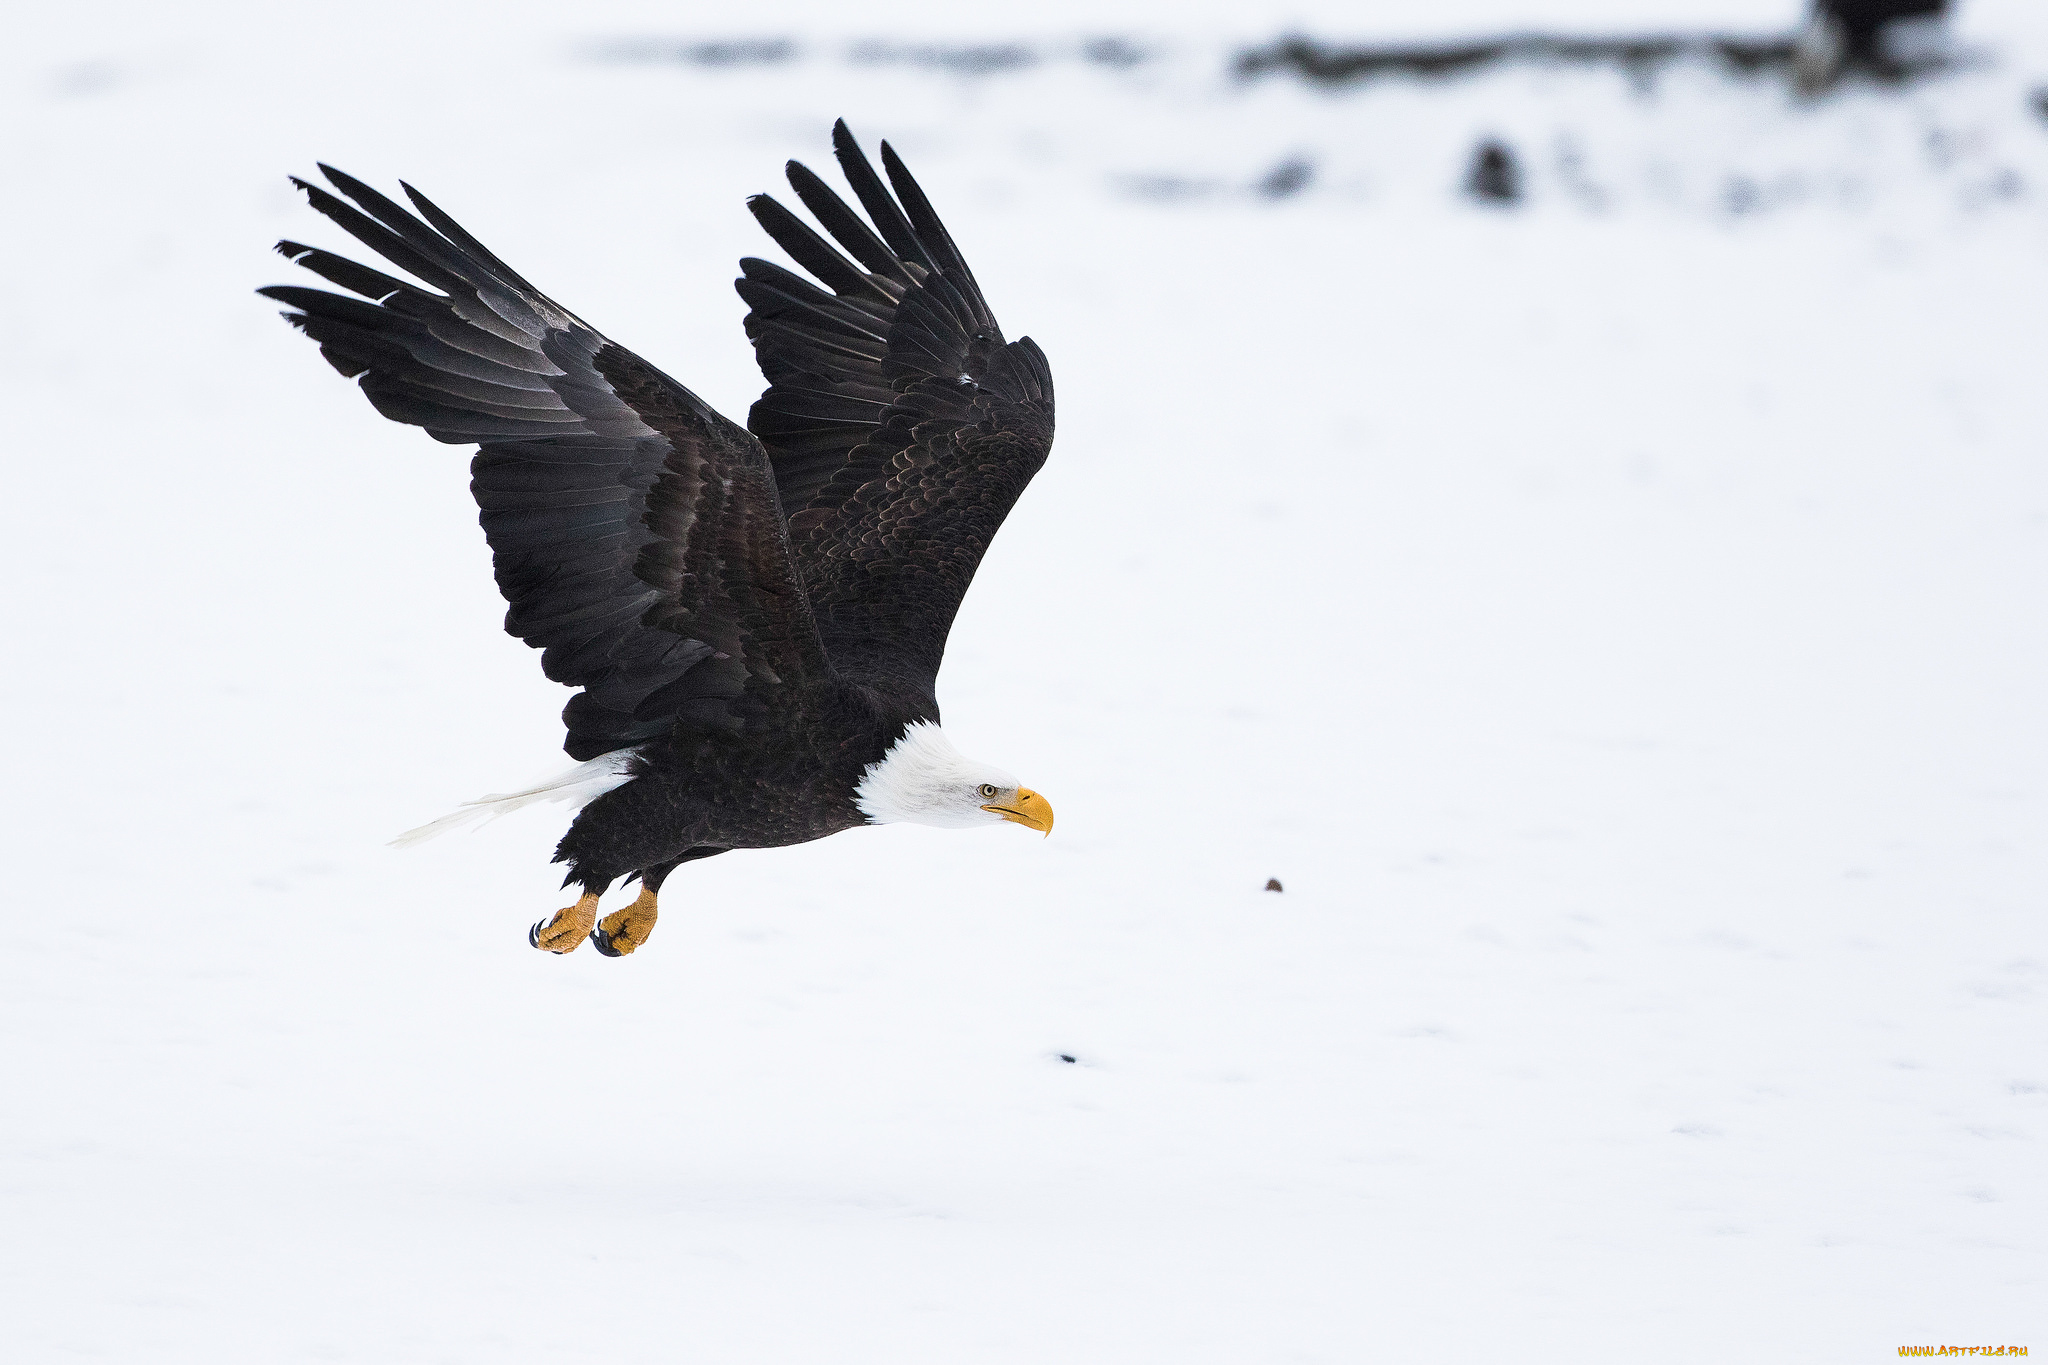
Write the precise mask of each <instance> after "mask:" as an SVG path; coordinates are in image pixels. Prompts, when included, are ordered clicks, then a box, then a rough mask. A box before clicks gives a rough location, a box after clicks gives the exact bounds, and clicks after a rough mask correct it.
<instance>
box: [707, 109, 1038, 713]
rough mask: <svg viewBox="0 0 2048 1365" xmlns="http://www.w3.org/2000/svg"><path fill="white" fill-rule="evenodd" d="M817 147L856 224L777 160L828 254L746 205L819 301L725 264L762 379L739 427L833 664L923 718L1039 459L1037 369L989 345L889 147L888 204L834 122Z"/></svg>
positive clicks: (775, 276) (798, 285)
mask: <svg viewBox="0 0 2048 1365" xmlns="http://www.w3.org/2000/svg"><path fill="white" fill-rule="evenodd" d="M832 145H833V148H834V151H835V152H836V153H837V155H838V159H839V165H840V167H841V169H843V170H844V171H845V173H846V178H847V181H848V183H850V184H851V185H852V187H853V191H854V194H855V195H856V196H857V197H858V198H859V200H860V202H861V205H862V206H863V207H864V208H866V209H867V212H868V216H869V218H870V219H872V220H873V226H872V227H870V226H869V225H868V223H866V222H863V221H862V220H861V218H860V216H859V215H858V214H856V213H854V212H853V210H852V209H850V208H849V207H848V206H847V205H846V204H845V202H844V201H842V200H841V199H840V198H839V196H838V195H836V194H834V193H833V192H832V191H831V190H830V189H828V188H826V186H825V183H824V182H823V181H821V180H820V179H818V177H817V176H815V175H813V174H812V173H811V172H810V171H809V170H807V169H805V168H804V167H803V166H801V165H799V164H797V163H796V162H794V161H792V162H790V163H789V183H790V185H791V187H792V188H794V189H795V190H796V193H797V197H798V198H799V199H801V200H802V201H803V203H804V205H805V206H806V207H808V208H809V209H810V210H811V212H812V213H813V214H814V215H816V217H817V219H818V221H819V222H820V223H821V224H823V225H824V227H825V230H826V231H827V232H829V233H830V234H831V235H832V237H833V238H834V239H835V240H836V241H837V242H838V244H839V247H841V248H844V252H842V251H840V250H837V249H835V248H834V247H833V245H832V243H830V242H827V241H826V240H825V239H824V238H822V237H820V236H819V235H818V234H817V233H816V232H814V231H812V230H811V228H809V227H808V226H806V225H805V224H804V223H803V221H802V220H800V219H799V218H797V217H796V215H794V214H793V213H791V212H790V211H789V210H788V209H786V208H784V207H783V206H782V205H781V204H779V203H777V202H776V201H775V200H773V199H771V198H769V197H768V196H767V195H757V196H756V197H754V198H753V199H751V200H749V201H748V203H749V206H750V207H751V208H752V209H753V211H754V216H755V217H756V218H758V219H759V220H760V222H761V225H762V226H763V227H765V228H766V229H767V230H768V234H769V236H771V237H773V238H774V239H775V240H776V242H777V243H779V244H780V245H781V246H782V248H783V249H784V250H785V251H787V252H788V253H789V254H790V256H791V257H792V258H793V259H794V260H795V261H796V262H797V263H798V264H799V265H801V266H803V267H804V269H806V270H808V271H809V272H810V273H811V274H812V275H814V276H816V277H817V279H818V280H820V281H822V282H823V284H824V286H825V288H823V289H821V288H819V287H818V285H816V284H813V283H811V282H810V281H809V280H806V279H804V278H803V277H801V276H799V275H797V274H794V273H793V272H791V271H788V270H785V269H783V268H782V267H780V266H777V265H773V264H770V263H769V262H767V261H762V260H755V259H752V258H749V259H747V260H744V261H741V262H740V268H741V270H742V271H744V272H745V275H744V278H742V279H741V280H740V281H739V282H738V287H739V292H740V296H741V297H742V298H744V299H745V300H746V301H747V303H748V305H749V306H750V309H751V311H750V312H749V313H748V315H747V335H748V336H749V337H751V338H752V339H753V342H754V352H755V355H756V357H757V358H758V359H759V360H760V363H761V369H762V372H763V373H764V374H765V375H766V376H767V379H768V383H769V388H768V391H767V393H765V394H764V395H762V397H761V400H760V401H759V402H757V403H756V404H754V407H753V411H752V413H751V414H750V415H749V417H748V422H747V424H748V426H749V427H750V428H751V429H752V430H753V432H754V434H755V435H757V436H759V437H760V438H761V440H762V442H763V443H765V444H766V445H767V447H768V453H769V456H770V458H771V459H772V460H773V461H774V465H775V480H776V483H777V484H778V486H779V487H780V488H781V490H782V505H783V507H784V508H785V509H786V510H787V512H788V514H789V529H790V542H791V545H792V547H793V549H794V551H795V554H796V557H797V564H798V567H799V569H800V570H801V572H802V575H803V581H804V586H805V590H806V591H807V592H808V594H809V595H810V601H811V609H812V611H813V612H814V613H815V616H816V619H817V622H818V630H819V633H820V635H821V636H822V638H823V639H824V642H825V647H826V649H827V650H828V651H829V653H830V654H831V657H832V662H833V666H834V667H835V668H836V669H838V670H839V672H840V673H841V674H842V675H843V676H846V677H849V678H853V679H857V680H859V681H862V682H866V683H869V684H871V685H875V686H879V687H885V688H888V689H890V690H892V691H895V692H896V693H898V694H899V695H901V696H903V697H904V698H905V699H908V700H914V701H917V702H919V703H921V704H924V705H931V704H932V702H931V698H932V686H933V680H934V678H935V677H936V675H937V673H938V671H939V661H940V658H941V657H942V656H943V654H944V653H945V648H946V634H947V632H948V631H949V630H950V629H951V627H952V624H953V616H954V614H955V613H956V612H957V611H958V610H959V608H960V599H961V597H962V595H963V594H965V593H966V591H967V585H968V584H969V583H970V582H971V581H972V580H973V578H974V571H975V569H976V567H977V566H978V565H979V564H980V563H981V556H982V554H983V552H984V551H985V550H986V549H987V548H988V543H989V541H990V540H991V539H992V538H994V536H995V533H996V528H997V527H999V526H1001V525H1002V523H1003V518H1004V517H1005V516H1007V515H1009V511H1010V508H1011V507H1012V506H1013V505H1014V504H1015V503H1016V501H1017V498H1018V496H1019V495H1020V494H1022V493H1023V491H1024V486H1025V485H1026V484H1028V483H1029V482H1030V481H1031V476H1032V475H1033V474H1035V473H1037V472H1038V467H1039V466H1040V465H1042V464H1043V463H1045V456H1046V452H1047V451H1048V450H1049V449H1050V448H1051V446H1052V431H1053V405H1052V373H1051V371H1050V370H1049V369H1047V367H1046V363H1045V356H1044V354H1043V353H1042V352H1041V351H1040V350H1039V349H1038V347H1037V346H1036V345H1035V344H1033V343H1032V341H1031V339H1030V338H1028V337H1026V338H1024V339H1023V340H1021V341H1018V342H1015V343H1013V344H1005V342H1004V341H1003V334H1002V329H1001V328H999V327H997V326H996V320H995V317H994V316H993V315H992V314H991V313H990V312H989V308H988V303H987V301H986V300H985V299H983V298H982V295H981V287H980V286H979V285H978V284H976V283H975V280H974V272H973V271H971V270H969V269H968V268H967V262H966V261H964V260H963V259H961V256H960V251H959V248H957V247H955V246H954V245H953V239H952V237H951V236H950V235H949V234H948V233H947V231H946V229H945V227H944V226H943V225H942V224H941V223H940V222H939V219H938V216H937V215H936V214H934V213H933V212H932V206H931V204H930V202H929V201H928V200H927V199H926V198H925V196H924V191H922V190H921V189H919V188H918V185H917V182H916V181H915V180H913V179H911V177H910V172H909V171H907V170H905V169H904V166H903V163H902V161H901V160H900V159H899V158H898V157H897V156H896V153H895V152H894V151H892V150H891V149H890V147H889V144H888V143H886V142H885V143H883V144H882V165H883V167H884V168H885V169H886V170H887V171H888V174H889V182H890V184H891V185H893V186H894V187H895V191H896V193H895V195H894V196H893V197H892V196H891V194H890V193H889V190H888V189H887V188H885V187H884V186H883V184H882V181H881V179H880V177H878V176H877V175H876V174H875V172H874V168H873V167H872V166H870V165H869V164H868V160H867V158H866V157H865V156H863V155H862V154H861V150H860V147H859V145H858V144H856V143H855V142H854V140H853V135H852V134H851V133H850V132H848V131H847V127H846V124H845V123H844V122H843V121H842V122H840V123H838V124H836V125H834V127H833V129H832ZM849 255H850V256H851V258H852V259H848V257H849ZM856 262H857V263H858V264H856ZM828 290H829V291H830V292H827V291H828Z"/></svg>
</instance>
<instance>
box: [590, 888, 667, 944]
mask: <svg viewBox="0 0 2048 1365" xmlns="http://www.w3.org/2000/svg"><path fill="white" fill-rule="evenodd" d="M654 918H655V909H654V893H653V892H652V891H649V890H647V889H646V888H645V887H642V888H641V889H640V895H639V897H638V899H636V900H635V901H634V902H633V903H632V904H631V905H629V906H627V907H626V908H625V909H623V910H614V911H612V912H611V913H610V914H609V915H606V916H605V917H604V920H603V921H602V922H601V923H600V924H599V925H598V926H597V927H596V928H595V929H592V930H591V931H590V941H591V943H593V944H595V945H596V947H597V950H598V951H599V952H600V953H603V954H604V955H605V956H606V957H624V956H626V955H627V954H628V953H630V952H632V951H633V950H634V949H635V948H638V947H640V946H641V945H642V944H644V943H645V942H647V938H648V935H650V934H652V933H653V932H654Z"/></svg>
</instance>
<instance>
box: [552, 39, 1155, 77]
mask: <svg viewBox="0 0 2048 1365" xmlns="http://www.w3.org/2000/svg"><path fill="white" fill-rule="evenodd" d="M587 51H588V54H589V55H590V56H591V57H592V58H594V59H595V60H598V61H604V62H645V63H665V64H673V65H679V66H699V67H741V66H767V65H772V64H775V63H778V62H787V61H791V60H794V59H796V58H797V57H799V56H803V55H805V52H804V50H803V49H802V48H801V47H800V46H799V45H798V44H797V43H796V42H795V41H794V40H792V39H789V38H713V39H695V38H663V37H628V38H612V39H607V40H604V41H602V42H598V43H595V44H592V45H591V46H590V47H589V48H588V49H587ZM840 55H841V56H843V58H844V59H845V60H846V61H847V62H848V63H850V64H852V65H854V66H911V67H922V68H924V69H926V70H928V71H939V72H943V73H945V74H947V75H951V76H966V77H979V76H996V75H1001V74H1003V73H1005V72H1011V71H1022V70H1025V69H1027V68H1030V67H1034V66H1038V65H1040V64H1042V63H1045V62H1052V61H1061V60H1078V61H1083V62H1087V63H1088V64H1090V65H1093V66H1100V67H1107V68H1110V69H1111V70H1116V71H1126V70H1129V69H1131V68H1132V67H1136V66H1142V65H1144V64H1145V63H1146V62H1148V61H1150V60H1152V57H1153V55H1154V54H1153V50H1152V49H1151V48H1150V47H1148V46H1147V45H1145V44H1143V43H1141V42H1139V41H1137V40H1136V39H1134V38H1129V37H1121V36H1116V35H1108V36H1098V37H1092V38H1084V39H1080V40H1078V41H1073V42H1067V43H1052V44H1031V43H1022V42H985V43H955V44H947V43H931V42H898V41H895V40H893V39H888V38H867V39H862V40H861V41H859V42H856V43H853V44H852V45H851V46H849V47H846V48H844V49H843V50H842V51H841V53H840Z"/></svg>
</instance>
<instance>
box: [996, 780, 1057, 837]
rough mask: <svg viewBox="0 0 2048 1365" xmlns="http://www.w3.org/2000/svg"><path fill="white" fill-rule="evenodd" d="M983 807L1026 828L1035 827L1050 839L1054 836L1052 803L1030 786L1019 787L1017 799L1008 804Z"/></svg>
mask: <svg viewBox="0 0 2048 1365" xmlns="http://www.w3.org/2000/svg"><path fill="white" fill-rule="evenodd" d="M982 809H983V810H985V811H987V812H988V813H989V814H991V815H1000V816H1002V817H1003V818H1004V819H1005V820H1010V821H1014V822H1015V823H1017V824H1020V825H1022V826H1024V828H1026V829H1035V830H1037V831H1039V832H1040V833H1041V834H1043V835H1045V836H1046V837H1047V838H1048V839H1049V838H1051V837H1052V803H1051V802H1049V801H1047V800H1046V799H1045V798H1044V797H1042V796H1040V795H1039V794H1038V793H1037V792H1035V791H1033V790H1031V788H1029V787H1019V788H1017V799H1016V800H1015V801H1013V802H1011V803H1010V804H1009V805H1007V806H983V807H982Z"/></svg>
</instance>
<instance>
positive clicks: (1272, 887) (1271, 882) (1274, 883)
mask: <svg viewBox="0 0 2048 1365" xmlns="http://www.w3.org/2000/svg"><path fill="white" fill-rule="evenodd" d="M1266 889H1267V890H1268V891H1279V890H1283V889H1284V888H1283V887H1282V886H1281V885H1280V879H1279V878H1278V877H1268V878H1266Z"/></svg>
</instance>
